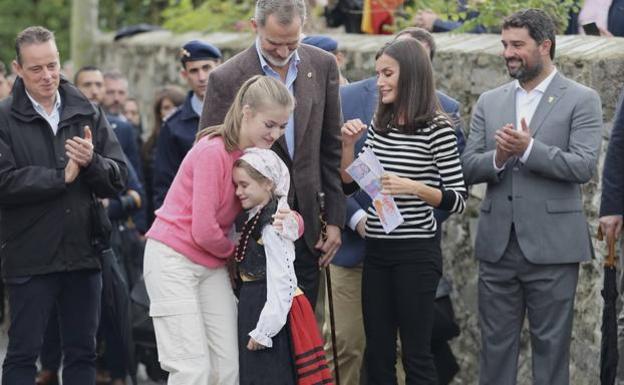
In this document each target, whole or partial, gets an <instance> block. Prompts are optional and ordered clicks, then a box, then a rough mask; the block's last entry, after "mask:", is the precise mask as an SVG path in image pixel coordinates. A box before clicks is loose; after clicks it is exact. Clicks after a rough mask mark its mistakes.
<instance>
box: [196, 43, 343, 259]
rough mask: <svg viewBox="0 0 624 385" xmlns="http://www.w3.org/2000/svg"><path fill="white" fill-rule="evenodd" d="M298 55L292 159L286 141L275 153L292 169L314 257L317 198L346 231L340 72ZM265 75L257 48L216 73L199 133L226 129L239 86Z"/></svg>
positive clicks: (313, 56)
mask: <svg viewBox="0 0 624 385" xmlns="http://www.w3.org/2000/svg"><path fill="white" fill-rule="evenodd" d="M298 54H299V57H300V59H301V61H300V62H299V66H298V75H297V79H296V80H295V83H294V86H293V88H294V94H295V99H296V106H295V112H294V116H295V119H294V120H295V154H294V159H292V160H291V159H290V156H289V155H288V151H287V148H286V140H285V139H284V137H283V136H282V137H281V138H280V139H279V140H278V141H277V143H275V145H274V146H273V150H274V151H275V152H276V153H277V154H278V155H279V156H280V157H281V158H282V160H284V162H285V163H286V164H287V165H288V168H289V169H290V174H291V188H290V194H289V203H290V204H291V206H292V207H295V208H296V209H297V210H298V211H299V212H300V213H301V215H302V216H303V220H304V222H305V234H304V236H305V240H306V244H307V245H308V247H309V248H310V250H312V251H314V244H315V243H316V241H317V240H318V238H319V234H320V221H319V218H318V215H319V205H318V202H317V199H316V196H317V192H320V191H323V192H324V193H325V202H326V205H325V206H326V218H327V222H328V223H329V224H332V225H337V226H339V227H341V228H342V227H343V225H344V221H345V197H344V194H343V192H342V185H341V180H340V172H339V171H340V155H341V141H340V127H341V126H342V113H341V108H340V96H339V91H338V66H337V65H336V61H335V59H334V58H333V56H332V55H331V54H329V53H327V52H325V51H323V50H320V49H318V48H316V47H312V46H309V45H305V44H302V45H301V46H300V47H299V48H298ZM263 74H264V72H263V71H262V68H261V66H260V60H259V58H258V53H257V51H256V46H255V45H252V46H251V47H249V48H248V49H246V50H245V51H243V52H241V53H239V54H237V55H236V56H234V57H232V58H231V59H229V60H228V61H226V62H225V63H223V64H222V65H220V66H219V67H217V68H216V69H214V70H213V71H212V72H211V73H210V77H209V80H208V89H207V91H206V97H205V99H204V108H203V112H202V116H201V119H200V123H199V128H204V127H210V126H214V125H217V124H221V123H223V120H224V119H225V114H226V113H227V111H228V109H229V108H230V105H231V104H232V101H233V100H234V97H235V96H236V92H237V91H238V89H239V88H240V86H241V85H242V84H243V83H244V82H245V80H247V79H249V78H250V77H252V76H254V75H263ZM295 202H296V205H294V203H295ZM293 205H294V206H293Z"/></svg>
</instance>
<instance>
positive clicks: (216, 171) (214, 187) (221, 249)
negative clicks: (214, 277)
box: [191, 147, 234, 259]
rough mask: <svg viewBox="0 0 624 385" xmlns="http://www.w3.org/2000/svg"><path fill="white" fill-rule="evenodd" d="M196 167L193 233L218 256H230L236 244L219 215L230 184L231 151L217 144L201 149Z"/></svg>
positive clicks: (194, 169)
mask: <svg viewBox="0 0 624 385" xmlns="http://www.w3.org/2000/svg"><path fill="white" fill-rule="evenodd" d="M198 152H199V153H198V154H197V157H196V158H195V164H194V168H193V180H192V183H193V198H192V203H191V204H192V214H191V217H192V219H191V220H192V224H191V236H192V237H193V240H194V241H195V243H197V244H198V245H199V246H200V247H201V248H202V249H204V250H206V251H207V252H209V253H210V254H212V255H213V256H215V257H218V258H223V259H226V258H228V257H230V256H231V255H232V254H233V253H234V244H233V243H232V241H230V240H229V239H228V237H227V233H225V232H224V231H223V230H222V229H221V227H220V226H219V223H218V222H217V216H218V215H219V210H220V206H221V202H223V201H224V200H227V199H231V197H225V196H224V189H223V184H224V183H230V179H231V178H229V177H228V175H229V170H227V168H230V166H229V164H228V162H227V161H226V157H227V154H225V153H223V152H222V151H219V150H218V149H217V148H215V147H205V148H200V149H198Z"/></svg>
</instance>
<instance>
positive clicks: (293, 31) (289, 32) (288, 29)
mask: <svg viewBox="0 0 624 385" xmlns="http://www.w3.org/2000/svg"><path fill="white" fill-rule="evenodd" d="M252 26H253V28H254V30H255V31H256V33H257V35H258V39H259V41H260V52H261V53H262V56H263V57H264V58H265V59H266V60H267V61H268V62H269V64H271V66H274V67H278V68H282V67H286V66H287V65H288V64H289V63H290V59H291V58H292V57H293V55H294V54H295V51H296V50H297V48H298V47H299V40H300V38H301V30H302V27H303V23H302V20H301V18H300V17H295V18H294V19H293V20H292V22H291V23H290V24H288V25H284V24H281V23H279V21H278V19H277V16H275V15H269V16H268V17H267V19H266V23H265V25H264V26H262V25H259V24H257V23H256V21H252Z"/></svg>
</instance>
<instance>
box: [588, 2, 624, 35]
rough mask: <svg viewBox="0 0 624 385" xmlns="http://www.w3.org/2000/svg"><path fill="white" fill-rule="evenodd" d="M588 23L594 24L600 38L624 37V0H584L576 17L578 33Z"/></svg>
mask: <svg viewBox="0 0 624 385" xmlns="http://www.w3.org/2000/svg"><path fill="white" fill-rule="evenodd" d="M588 23H596V26H597V27H598V31H599V32H600V36H620V37H622V36H624V0H585V1H584V2H583V7H582V8H581V11H580V12H579V15H578V27H579V32H580V33H584V31H583V28H582V26H583V25H584V24H588Z"/></svg>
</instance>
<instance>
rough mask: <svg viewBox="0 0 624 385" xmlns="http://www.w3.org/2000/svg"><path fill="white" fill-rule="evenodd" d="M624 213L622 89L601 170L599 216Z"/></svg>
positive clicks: (623, 112)
mask: <svg viewBox="0 0 624 385" xmlns="http://www.w3.org/2000/svg"><path fill="white" fill-rule="evenodd" d="M622 214H624V89H622V92H621V93H620V98H619V100H618V107H617V110H616V111H615V118H614V121H613V128H612V129H611V138H610V139H609V147H608V149H607V157H606V158H605V163H604V168H603V170H602V197H601V199H600V216H601V217H602V216H605V215H622Z"/></svg>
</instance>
